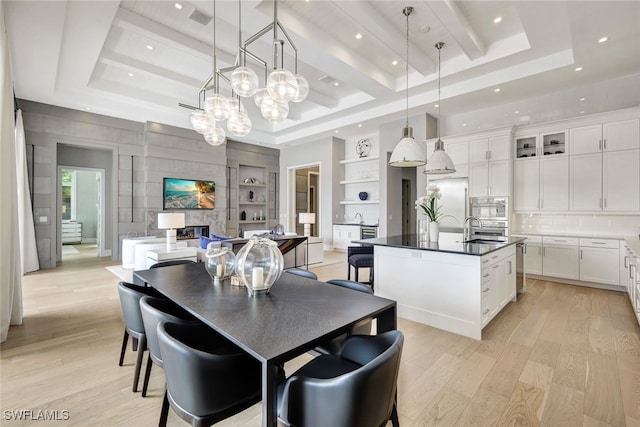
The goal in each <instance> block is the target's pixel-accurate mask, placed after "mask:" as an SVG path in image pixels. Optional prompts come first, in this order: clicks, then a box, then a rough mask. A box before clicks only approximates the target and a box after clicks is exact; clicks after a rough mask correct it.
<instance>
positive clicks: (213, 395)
mask: <svg viewBox="0 0 640 427" xmlns="http://www.w3.org/2000/svg"><path fill="white" fill-rule="evenodd" d="M158 341H159V345H160V354H162V361H163V367H164V372H165V376H166V379H167V393H168V398H169V402H170V403H171V406H172V407H173V408H174V410H175V411H176V413H178V415H181V417H183V418H184V417H185V414H184V413H186V414H189V415H191V416H198V417H203V416H209V415H212V414H216V413H221V416H222V414H223V413H224V412H225V411H227V410H230V409H229V408H232V407H234V406H237V405H241V406H242V405H244V404H253V403H254V402H257V401H259V400H260V395H261V386H260V385H261V367H260V363H259V362H258V361H257V360H255V359H254V358H252V357H251V356H249V355H248V354H247V353H245V352H243V351H242V350H241V349H240V348H238V347H237V346H235V345H234V344H232V343H231V342H230V341H228V340H226V339H225V338H224V337H222V336H220V335H219V334H217V333H215V332H214V331H213V330H212V329H211V328H209V327H207V326H205V325H195V326H192V325H184V324H182V325H180V324H174V323H170V322H168V323H160V325H159V326H158ZM181 411H182V413H181ZM236 412H237V411H236ZM224 416H228V415H224ZM184 419H186V418H184ZM221 419H222V418H221Z"/></svg>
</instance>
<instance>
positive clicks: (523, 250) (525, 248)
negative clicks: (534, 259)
mask: <svg viewBox="0 0 640 427" xmlns="http://www.w3.org/2000/svg"><path fill="white" fill-rule="evenodd" d="M522 253H523V254H526V253H527V244H526V243H523V244H522Z"/></svg>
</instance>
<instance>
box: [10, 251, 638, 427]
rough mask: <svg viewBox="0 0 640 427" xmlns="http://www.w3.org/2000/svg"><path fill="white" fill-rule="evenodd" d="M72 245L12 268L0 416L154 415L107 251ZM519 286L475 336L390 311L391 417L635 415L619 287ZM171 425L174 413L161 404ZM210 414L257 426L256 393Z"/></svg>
mask: <svg viewBox="0 0 640 427" xmlns="http://www.w3.org/2000/svg"><path fill="white" fill-rule="evenodd" d="M81 248H82V247H78V249H80V253H79V254H77V255H74V256H73V257H66V258H65V261H64V262H63V263H62V264H61V265H60V266H59V268H57V269H55V270H48V271H42V272H37V273H34V274H30V275H28V276H26V277H25V278H24V283H23V289H24V312H25V317H24V323H23V324H22V325H20V326H14V327H12V328H11V329H10V331H9V339H8V341H7V342H5V343H3V344H2V345H1V346H0V356H1V357H0V379H1V384H0V387H1V390H0V409H1V410H2V415H1V416H2V420H1V421H0V424H2V426H5V425H6V426H32V425H33V426H45V425H74V426H99V425H100V426H132V425H135V426H138V427H143V426H154V425H157V420H158V414H159V412H160V406H161V400H162V393H163V387H164V378H163V373H162V370H161V369H154V370H153V375H152V378H151V382H150V387H149V396H148V397H146V398H142V397H141V396H140V393H139V392H138V393H132V392H131V382H132V378H133V366H134V363H135V355H134V353H133V352H131V351H129V352H128V353H127V356H126V358H125V366H123V367H119V366H118V356H119V350H120V343H121V340H122V331H123V322H122V314H121V310H120V303H119V300H118V294H117V290H116V284H117V282H118V279H117V278H116V277H115V276H114V275H113V274H112V273H110V272H109V271H108V270H106V269H105V267H106V266H109V265H113V262H112V261H110V260H108V259H100V258H95V257H91V258H87V257H86V256H85V257H83V253H82V252H83V251H82V250H81ZM326 256H327V257H328V258H333V259H340V260H343V259H344V258H345V254H343V253H326ZM313 270H314V271H315V272H316V273H317V274H318V276H319V279H320V280H329V279H337V278H346V275H347V267H346V263H345V262H340V263H336V264H331V265H327V266H323V267H318V268H315V269H313ZM364 277H367V275H366V274H365V275H364ZM527 291H528V292H527V293H526V294H525V295H523V296H521V297H520V298H519V300H518V302H517V303H511V304H509V305H508V306H507V307H506V308H505V310H504V311H503V312H502V313H501V314H499V315H498V316H497V318H496V319H494V321H493V322H492V323H491V324H489V325H488V326H487V327H486V328H485V331H484V336H483V340H482V341H475V340H471V339H469V338H465V337H461V336H457V335H454V334H451V333H448V332H444V331H441V330H438V329H434V328H430V327H427V326H424V325H421V324H419V323H415V322H411V321H407V320H404V319H399V322H398V323H399V328H400V329H401V330H402V331H403V332H404V334H405V346H404V350H403V354H402V365H401V368H400V377H399V382H398V387H399V388H398V399H399V403H398V406H399V413H400V422H401V425H402V426H403V427H418V426H440V425H447V426H471V425H473V426H496V425H499V426H503V425H504V426H507V425H508V426H512V425H529V426H536V425H540V426H581V425H582V426H592V425H593V426H625V425H626V426H640V328H639V327H638V325H637V323H636V321H635V319H634V318H633V313H632V311H631V307H630V304H629V301H628V299H627V296H626V295H624V294H622V293H617V292H610V291H603V290H598V289H590V288H582V287H577V286H571V285H564V284H559V283H554V282H547V281H538V280H530V281H528V283H527ZM309 358H310V356H307V355H305V356H301V357H299V358H298V359H296V360H294V361H292V362H291V363H289V364H287V366H286V369H287V371H288V372H291V371H292V370H294V369H296V368H297V367H298V366H300V365H301V364H303V363H305V362H306V361H308V360H309ZM15 410H33V411H34V412H33V414H34V415H35V414H36V411H38V410H49V411H56V410H57V411H58V412H59V414H58V415H60V413H61V412H62V411H68V415H69V419H68V420H67V421H41V420H23V421H16V420H13V419H8V415H11V412H6V411H15ZM169 425H171V426H182V425H186V423H184V422H183V421H181V420H180V419H178V418H177V417H176V416H175V415H174V414H173V413H171V414H170V417H169ZM219 425H221V426H242V427H247V426H259V425H260V405H255V406H254V407H252V408H250V409H248V410H247V411H245V412H243V413H242V414H239V415H237V416H235V417H233V418H231V419H228V420H226V421H224V422H222V423H220V424H219Z"/></svg>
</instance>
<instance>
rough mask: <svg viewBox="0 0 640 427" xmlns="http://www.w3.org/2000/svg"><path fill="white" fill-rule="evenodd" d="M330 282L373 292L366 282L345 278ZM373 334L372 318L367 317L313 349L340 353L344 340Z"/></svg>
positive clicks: (359, 290) (325, 352) (318, 351)
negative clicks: (347, 330)
mask: <svg viewBox="0 0 640 427" xmlns="http://www.w3.org/2000/svg"><path fill="white" fill-rule="evenodd" d="M327 283H328V284H330V285H334V286H340V287H343V288H347V289H351V290H354V291H358V292H363V293H365V294H373V291H372V290H371V288H370V287H369V286H367V285H365V284H364V283H360V282H354V281H352V280H344V279H333V280H328V281H327ZM369 334H371V319H365V320H363V321H361V322H359V323H357V324H356V325H354V327H353V328H352V329H351V331H349V332H348V333H346V334H343V335H340V336H339V337H337V338H334V339H332V340H331V341H328V342H326V343H322V344H320V345H319V346H317V347H316V348H314V349H313V350H314V351H315V352H316V354H317V353H320V354H339V353H340V350H341V349H342V346H343V345H344V342H345V341H346V340H347V338H349V337H350V336H351V335H369Z"/></svg>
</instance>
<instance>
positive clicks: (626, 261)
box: [624, 255, 629, 268]
mask: <svg viewBox="0 0 640 427" xmlns="http://www.w3.org/2000/svg"><path fill="white" fill-rule="evenodd" d="M624 268H629V257H628V256H626V255H625V256H624Z"/></svg>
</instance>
